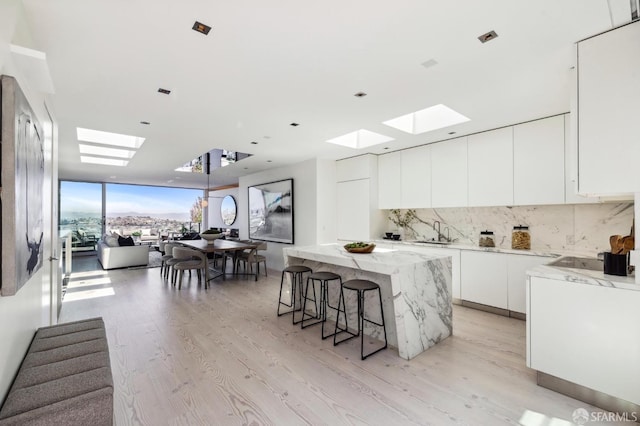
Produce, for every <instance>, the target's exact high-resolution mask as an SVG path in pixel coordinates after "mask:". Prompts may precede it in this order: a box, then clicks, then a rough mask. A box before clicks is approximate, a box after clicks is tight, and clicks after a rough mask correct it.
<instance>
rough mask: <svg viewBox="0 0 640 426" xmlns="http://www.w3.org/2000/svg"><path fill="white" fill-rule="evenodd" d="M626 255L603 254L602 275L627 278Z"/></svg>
mask: <svg viewBox="0 0 640 426" xmlns="http://www.w3.org/2000/svg"><path fill="white" fill-rule="evenodd" d="M627 257H628V256H627V255H626V254H613V253H611V252H608V251H606V252H605V253H604V273H605V274H607V275H618V276H621V277H626V276H627Z"/></svg>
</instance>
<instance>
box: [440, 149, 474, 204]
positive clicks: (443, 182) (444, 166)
mask: <svg viewBox="0 0 640 426" xmlns="http://www.w3.org/2000/svg"><path fill="white" fill-rule="evenodd" d="M467 193H468V187H467V138H466V137H463V138H456V139H451V140H448V141H444V142H439V143H436V144H433V145H431V206H432V207H433V208H437V207H466V206H467Z"/></svg>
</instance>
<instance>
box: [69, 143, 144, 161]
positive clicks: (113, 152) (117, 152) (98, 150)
mask: <svg viewBox="0 0 640 426" xmlns="http://www.w3.org/2000/svg"><path fill="white" fill-rule="evenodd" d="M78 147H79V148H80V154H90V155H102V156H105V157H117V158H131V157H133V155H134V154H135V153H136V152H135V151H132V150H129V149H118V148H106V147H103V146H97V145H85V144H82V143H81V144H80V145H78Z"/></svg>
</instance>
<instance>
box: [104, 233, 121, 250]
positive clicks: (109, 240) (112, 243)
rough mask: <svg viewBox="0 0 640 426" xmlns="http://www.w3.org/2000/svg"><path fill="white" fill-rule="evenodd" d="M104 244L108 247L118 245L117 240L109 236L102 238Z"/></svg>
mask: <svg viewBox="0 0 640 426" xmlns="http://www.w3.org/2000/svg"><path fill="white" fill-rule="evenodd" d="M104 242H105V243H106V244H107V246H109V247H118V246H119V245H120V243H119V242H118V239H117V238H116V237H113V236H111V235H107V236H106V237H105V238H104Z"/></svg>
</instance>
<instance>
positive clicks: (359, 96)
mask: <svg viewBox="0 0 640 426" xmlns="http://www.w3.org/2000/svg"><path fill="white" fill-rule="evenodd" d="M353 96H355V97H356V98H363V97H365V96H367V94H366V93H364V92H358V93H356V94H355V95H353Z"/></svg>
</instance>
